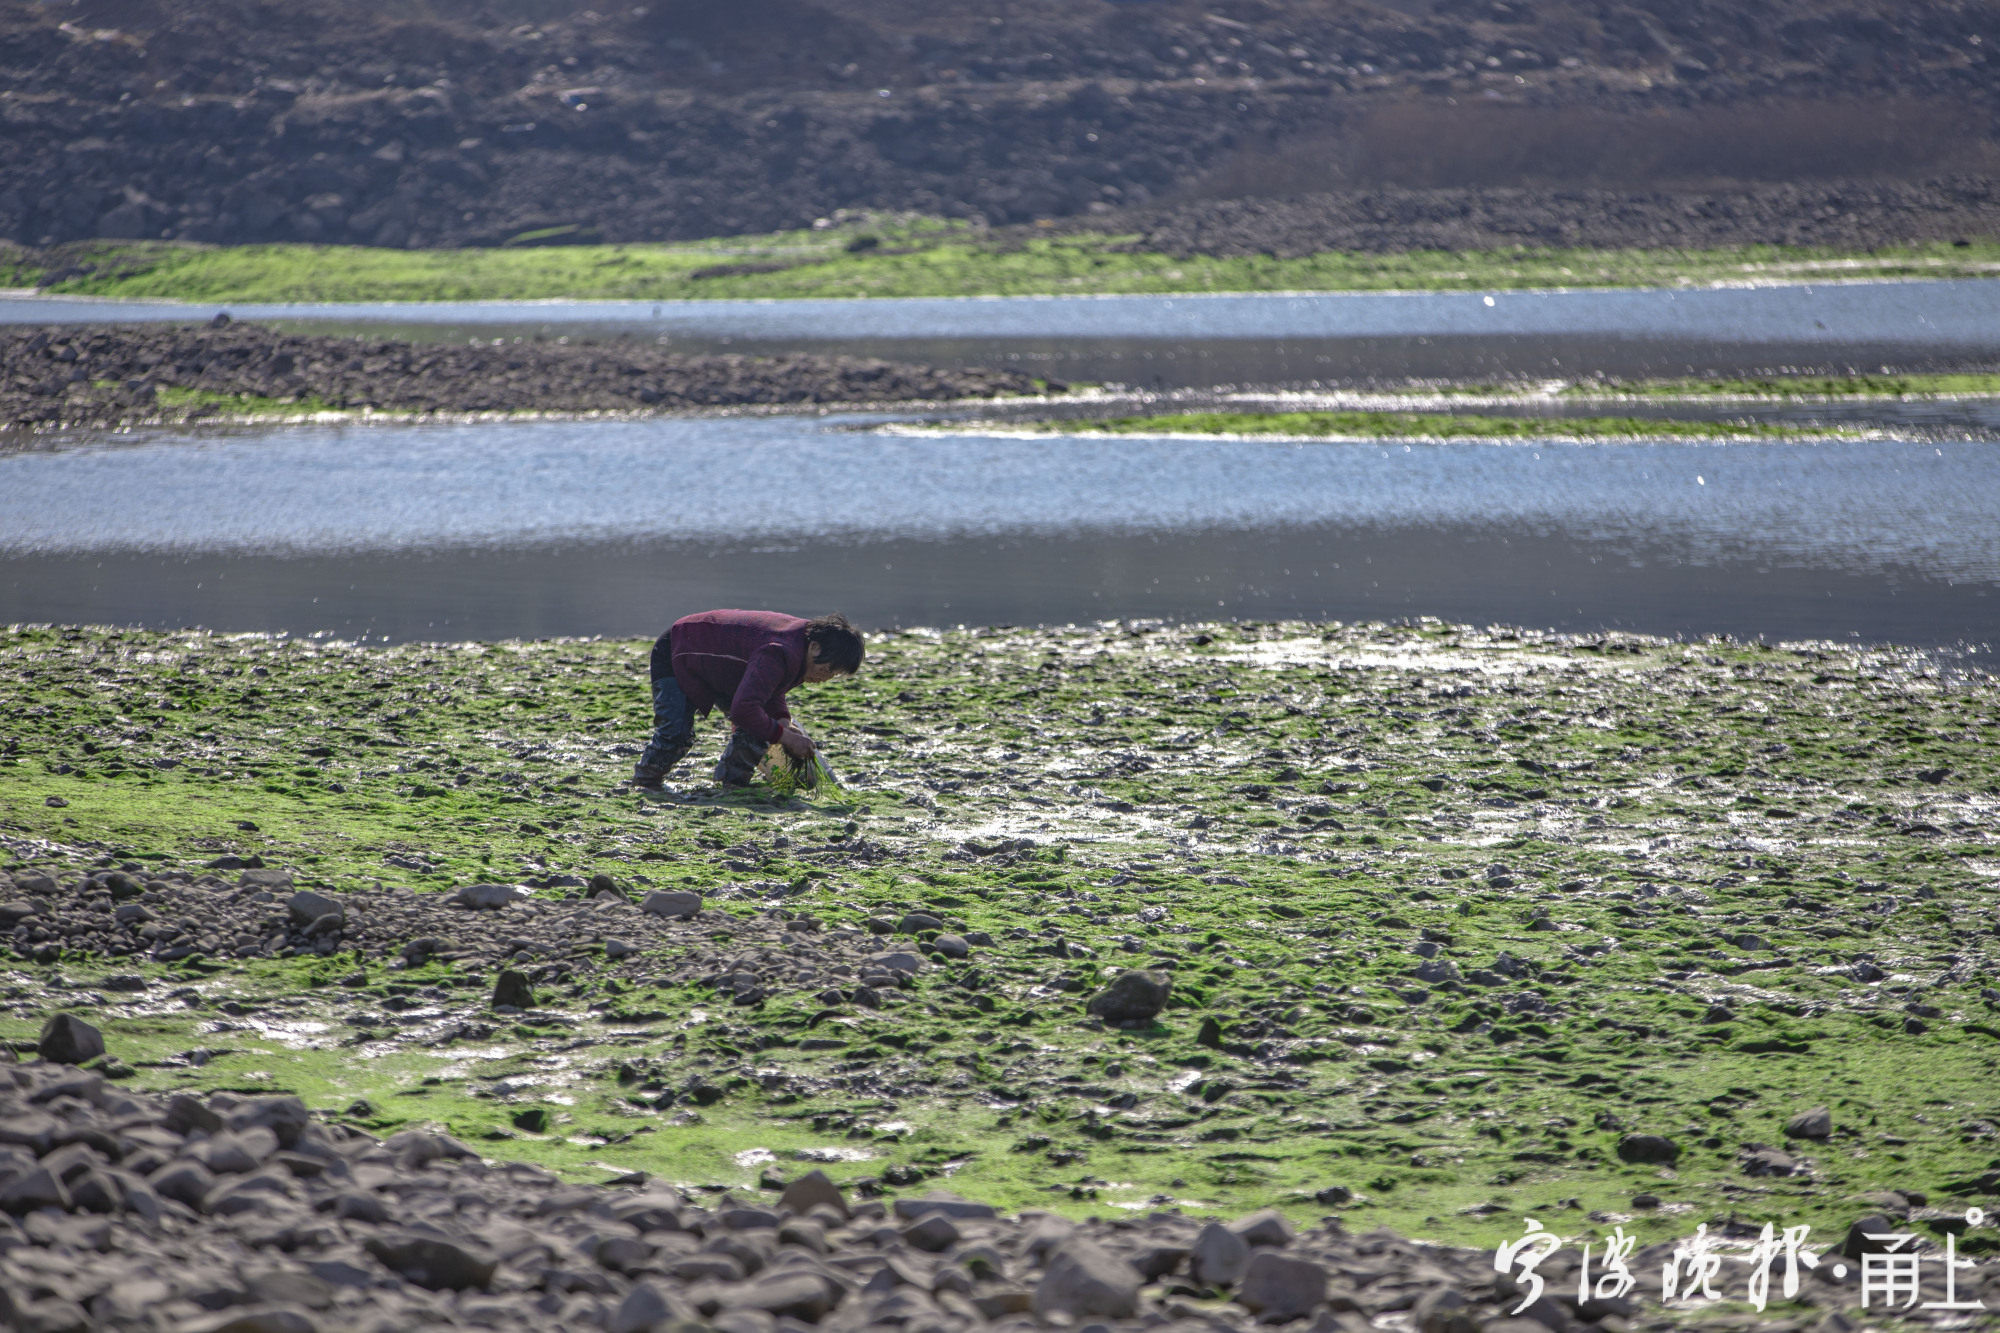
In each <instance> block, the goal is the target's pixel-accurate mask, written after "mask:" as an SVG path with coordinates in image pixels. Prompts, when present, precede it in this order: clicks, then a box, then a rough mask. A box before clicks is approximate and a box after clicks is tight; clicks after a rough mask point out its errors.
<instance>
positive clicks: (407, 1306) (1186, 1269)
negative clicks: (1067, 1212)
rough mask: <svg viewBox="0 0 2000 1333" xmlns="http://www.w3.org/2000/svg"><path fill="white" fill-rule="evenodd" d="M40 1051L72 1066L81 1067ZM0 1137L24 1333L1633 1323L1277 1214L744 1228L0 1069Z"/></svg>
mask: <svg viewBox="0 0 2000 1333" xmlns="http://www.w3.org/2000/svg"><path fill="white" fill-rule="evenodd" d="M50 1028H51V1032H50V1036H49V1038H48V1039H47V1040H45V1042H44V1043H43V1044H44V1046H46V1047H49V1048H50V1049H52V1050H57V1049H58V1048H60V1049H59V1050H58V1053H59V1054H61V1055H75V1054H79V1053H82V1052H83V1051H87V1050H88V1048H89V1043H90V1042H92V1041H94V1040H95V1039H96V1033H95V1031H94V1030H92V1029H89V1028H87V1027H82V1028H78V1027H76V1026H75V1025H71V1024H68V1023H66V1022H64V1021H62V1020H52V1022H51V1025H50ZM78 1042H82V1043H84V1045H83V1046H82V1048H81V1049H79V1048H78V1046H77V1043H78ZM0 1124H4V1125H5V1127H6V1131H5V1140H6V1141H5V1146H4V1147H0V1208H4V1210H5V1212H4V1214H0V1321H4V1323H5V1325H6V1327H8V1328H9V1329H12V1330H15V1331H16V1333H78V1331H80V1330H85V1329H158V1330H173V1331H174V1333H315V1331H316V1330H333V1329H342V1330H352V1331H353V1333H378V1331H379V1333H405V1331H406V1330H410V1329H418V1328H465V1327H474V1328H487V1329H521V1330H530V1329H534V1330H542V1329H549V1328H563V1329H604V1330H608V1331H609V1333H652V1331H653V1330H676V1331H685V1333H693V1331H694V1330H698V1329H715V1330H719V1331H720V1333H779V1330H797V1329H802V1328H807V1327H818V1328H821V1329H827V1330H850V1329H851V1330H861V1329H874V1328H907V1329H912V1330H915V1329H930V1330H939V1331H940V1333H942V1331H944V1330H950V1331H952V1333H959V1331H961V1330H970V1329H975V1328H989V1327H990V1328H994V1329H1014V1330H1021V1331H1022V1333H1028V1331H1029V1330H1038V1329H1045V1328H1049V1327H1056V1328H1063V1327H1068V1326H1071V1325H1074V1324H1082V1325H1086V1326H1088V1327H1091V1328H1101V1329H1107V1330H1108V1329H1113V1328H1120V1329H1127V1328H1129V1329H1150V1328H1159V1327H1163V1326H1170V1325H1172V1326H1185V1327H1187V1328H1190V1329H1194V1328H1201V1329H1215V1330H1223V1329H1234V1328H1247V1327H1250V1326H1251V1325H1252V1324H1253V1322H1261V1323H1266V1324H1279V1323H1290V1324H1293V1325H1294V1326H1295V1327H1300V1328H1307V1327H1309V1328H1311V1329H1313V1330H1317V1331H1318V1333H1362V1331H1363V1330H1367V1329H1370V1328H1372V1327H1374V1325H1373V1324H1372V1323H1371V1322H1370V1321H1369V1318H1368V1316H1369V1315H1370V1314H1380V1315H1390V1314H1396V1313H1401V1314H1403V1316H1404V1317H1405V1318H1406V1319H1408V1320H1410V1322H1411V1323H1412V1325H1413V1326H1414V1327H1416V1328H1419V1329H1421V1330H1423V1333H1458V1331H1459V1330H1463V1331H1464V1333H1473V1330H1491V1331H1492V1333H1516V1331H1517V1330H1518V1333H1551V1330H1560V1329H1566V1328H1569V1327H1571V1326H1572V1324H1573V1323H1574V1322H1575V1320H1576V1317H1577V1316H1578V1315H1583V1316H1587V1317H1596V1318H1601V1317H1603V1316H1604V1315H1610V1314H1618V1313H1629V1312H1631V1311H1633V1310H1635V1309H1636V1308H1637V1303H1636V1302H1634V1301H1630V1300H1619V1301H1596V1300H1593V1301H1589V1302H1587V1303H1585V1305H1583V1306H1582V1307H1581V1308H1578V1307H1576V1306H1575V1302H1574V1301H1572V1302H1570V1307H1569V1308H1565V1306H1564V1305H1563V1304H1562V1303H1561V1302H1560V1301H1558V1300H1556V1299H1551V1298H1548V1297H1544V1298H1543V1299H1542V1300H1541V1301H1539V1302H1537V1303H1536V1304H1535V1305H1534V1306H1533V1307H1531V1308H1532V1311H1533V1314H1534V1316H1535V1319H1534V1320H1532V1321H1530V1322H1527V1323H1517V1322H1514V1321H1509V1320H1505V1319H1502V1318H1501V1317H1500V1314H1501V1309H1502V1306H1503V1305H1511V1304H1518V1303H1519V1301H1518V1299H1517V1298H1516V1288H1515V1287H1514V1286H1513V1284H1512V1283H1511V1282H1509V1281H1507V1280H1505V1279H1500V1280H1498V1281H1496V1275H1495V1273H1494V1272H1493V1269H1492V1265H1491V1263H1490V1262H1489V1261H1488V1257H1487V1256H1486V1255H1484V1254H1482V1253H1480V1252H1478V1251H1473V1250H1454V1249H1445V1248H1441V1247H1434V1246H1426V1245H1417V1244H1412V1243H1410V1242H1408V1241H1403V1240H1400V1239H1398V1238H1396V1237H1394V1236H1391V1235H1388V1234H1385V1233H1375V1234H1371V1235H1367V1236H1362V1237H1355V1236H1351V1235H1348V1234H1346V1233H1345V1232H1344V1231H1342V1230H1341V1229H1340V1228H1339V1227H1338V1226H1337V1225H1335V1226H1331V1227H1327V1228H1324V1229H1320V1230H1314V1231H1310V1232H1307V1233H1305V1234H1304V1235H1300V1234H1299V1233H1298V1232H1296V1231H1295V1230H1294V1228H1293V1227H1292V1225H1291V1224H1290V1223H1288V1222H1287V1221H1286V1220H1285V1219H1284V1218H1283V1217H1282V1216H1280V1215H1278V1214H1276V1213H1261V1214H1256V1215H1253V1216H1250V1217H1246V1218H1242V1219H1240V1220H1238V1221H1236V1222H1233V1223H1228V1224H1224V1223H1220V1222H1206V1223H1204V1222H1200V1221H1197V1220H1194V1219H1190V1218H1186V1217H1182V1216H1179V1215H1176V1214H1155V1215H1152V1216H1148V1217H1140V1218H1129V1219H1118V1220H1114V1221H1093V1222H1086V1223H1084V1224H1081V1225H1078V1224H1076V1223H1072V1222H1070V1221H1067V1220H1065V1219H1063V1218H1060V1217H1057V1216H1054V1215H1052V1214H1047V1213H1024V1214H1020V1215H1016V1216H1011V1217H1009V1216H1002V1215H1000V1214H999V1212H998V1211H997V1210H996V1209H994V1208H991V1207H989V1206H987V1205H984V1204H978V1203H972V1202H969V1201H967V1200H965V1199H962V1198H959V1197H957V1196H955V1195H950V1194H943V1193H939V1194H932V1195H929V1196H925V1197H918V1198H909V1199H898V1200H896V1201H895V1202H894V1204H893V1205H885V1204H884V1203H882V1202H879V1201H865V1202H864V1201H850V1200H849V1199H847V1198H846V1197H845V1196H844V1195H843V1193H842V1191H841V1190H840V1189H839V1188H838V1187H837V1186H835V1185H834V1184H833V1182H832V1181H831V1180H829V1179H828V1178H827V1177H826V1175H825V1174H824V1173H822V1172H819V1171H812V1172H808V1173H806V1174H804V1175H801V1176H799V1177H798V1178H796V1179H793V1180H790V1181H787V1182H784V1183H783V1188H782V1190H781V1191H779V1192H777V1193H776V1195H775V1197H772V1196H770V1195H757V1196H754V1197H751V1198H747V1199H746V1198H736V1197H732V1196H730V1195H727V1194H722V1195H713V1194H711V1195H707V1196H703V1197H699V1198H697V1197H691V1196H690V1195H689V1194H688V1193H684V1192H683V1191H681V1190H679V1189H676V1188H674V1187H672V1186H670V1185H667V1184H665V1183H662V1182H658V1181H652V1180H648V1179H646V1178H645V1177H644V1176H643V1175H635V1176H633V1177H631V1178H629V1179H627V1180H624V1181H621V1182H618V1183H617V1184H616V1185H615V1186H611V1187H593V1186H583V1185H576V1184H573V1183H570V1182H567V1181H564V1180H562V1179H561V1178H559V1177H557V1176H555V1175H553V1174H551V1173H549V1172H547V1171H543V1170H541V1169H538V1168H536V1167H532V1166H525V1165H520V1164H502V1163H497V1162H490V1161H487V1160H484V1159H483V1158H481V1157H480V1155H479V1154H478V1153H476V1152H474V1151H473V1150H472V1149H471V1148H469V1147H467V1146H466V1145H465V1144H463V1143H460V1142H458V1141H457V1140H454V1139H452V1138H450V1137H448V1136H446V1135H443V1134H437V1133H430V1132H425V1131H422V1130H407V1131H404V1132H402V1133H399V1134H395V1135H392V1136H391V1137H389V1138H388V1139H386V1140H383V1139H377V1138H375V1137H373V1136H372V1135H369V1134H367V1133H364V1132H362V1131H359V1130H356V1129H353V1128H350V1127H347V1126H345V1125H343V1124H341V1123H339V1122H338V1121H333V1122H329V1121H326V1120H323V1119H321V1118H319V1117H317V1116H314V1115H313V1114H312V1113H310V1112H309V1111H308V1110H307V1108H306V1106H305V1104H304V1103H303V1102H301V1101H300V1100H299V1099H297V1098H296V1097H286V1096H241V1095H234V1094H229V1093H218V1094H214V1095H212V1096H209V1097H207V1098H200V1097H194V1096H188V1095H185V1094H181V1095H174V1096H169V1097H162V1096H153V1095H147V1094H144V1093H130V1092H126V1091H124V1090H123V1089H121V1088H120V1087H119V1086H118V1085H117V1084H116V1083H115V1082H110V1081H107V1080H106V1078H105V1077H104V1076H103V1075H102V1074H99V1073H96V1072H92V1071H89V1070H84V1069H77V1068H74V1067H71V1066H70V1065H67V1064H65V1063H62V1062H60V1061H59V1060H57V1061H43V1062H39V1063H35V1064H28V1065H22V1066H18V1067H14V1068H0ZM1307 1320H1310V1321H1311V1322H1310V1323H1309V1324H1308V1323H1306V1322H1305V1321H1307Z"/></svg>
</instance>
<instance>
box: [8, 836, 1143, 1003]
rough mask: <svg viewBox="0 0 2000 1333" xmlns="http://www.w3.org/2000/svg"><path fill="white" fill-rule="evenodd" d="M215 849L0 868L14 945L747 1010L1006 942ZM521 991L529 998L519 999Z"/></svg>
mask: <svg viewBox="0 0 2000 1333" xmlns="http://www.w3.org/2000/svg"><path fill="white" fill-rule="evenodd" d="M217 860H218V864H216V865H213V866H211V867H209V869H208V870H207V871H206V872H204V873H201V874H194V873H191V872H189V871H184V870H182V871H173V870H170V871H164V872H153V871H148V870H146V869H145V868H144V867H143V866H141V865H140V864H138V863H137V862H128V863H126V864H125V865H124V866H122V867H106V868H101V869H97V870H94V871H91V872H89V873H85V874H74V875H69V876H65V877H59V876H57V875H54V874H50V873H47V872H43V871H21V872H17V873H15V874H11V875H10V874H5V873H0V943H4V944H6V945H7V946H9V947H11V949H12V951H13V952H14V953H15V954H16V955H17V956H20V957H23V958H31V959H35V960H37V961H41V962H54V961H56V960H57V959H59V958H61V957H62V956H63V955H64V953H65V952H80V953H88V954H91V955H94V956H99V957H104V958H110V959H116V958H129V959H132V960H134V961H135V962H150V963H178V962H182V961H185V960H189V959H204V958H238V959H250V958H296V957H314V956H318V957H331V956H334V955H343V956H353V957H356V958H357V959H370V960H381V961H386V962H388V963H389V964H390V965H391V966H402V967H421V966H423V965H424V964H427V963H430V962H436V961H443V962H452V963H457V964H464V965H470V966H472V967H480V966H500V967H503V968H506V969H508V970H507V971H504V972H503V973H502V974H501V975H502V978H503V980H502V981H501V982H500V983H498V984H497V985H496V1003H502V1004H506V1005H507V1007H510V1008H528V1007H531V1005H532V1003H533V1000H532V998H531V997H532V991H531V990H530V991H527V992H523V991H521V990H519V989H517V987H518V986H519V985H521V984H526V985H529V986H533V985H537V984H546V983H555V982H561V981H563V980H566V979H567V978H568V977H569V975H570V974H571V973H572V971H573V970H574V969H575V968H577V967H579V966H583V965H592V966H595V965H599V964H604V965H610V966H614V967H617V968H622V970H623V971H624V972H626V973H627V974H628V975H630V976H631V977H633V978H634V979H639V978H643V979H644V980H647V981H652V982H657V983H661V984H674V983H683V982H698V983H701V984H705V985H708V986H710V987H713V988H714V989H715V990H716V991H718V992H719V993H720V994H721V995H723V996H724V997H726V998H728V999H730V1000H732V1001H734V1002H735V1003H737V1004H741V1005H752V1004H756V1003H758V1002H759V1001H761V1000H764V999H766V998H768V997H770V996H773V995H778V994H799V995H816V996H818V997H819V998H820V999H821V1000H822V1001H824V1002H826V1003H833V1004H844V1003H852V1004H858V1005H860V1006H862V1007H864V1008H871V1009H880V1008H887V1007H893V1006H894V1005H896V1004H899V1003H901V1002H902V996H901V994H900V992H901V991H903V990H905V989H908V987H909V986H910V984H911V983H912V981H913V980H914V978H915V977H916V976H917V975H918V974H919V973H920V972H922V971H923V969H924V968H926V967H928V966H931V965H932V964H934V963H941V962H945V961H947V960H956V959H964V958H968V957H970V956H972V954H973V953H974V952H975V951H976V950H978V949H982V948H989V947H991V946H992V944H993V941H992V939H991V938H990V937H988V936H986V935H984V934H982V933H980V932H978V931H969V932H966V933H965V934H957V933H954V932H952V931H949V930H945V929H943V926H944V924H945V923H944V922H943V921H942V920H940V919H939V918H936V917H932V916H929V915H928V914H925V913H910V914H908V915H907V916H905V917H904V918H901V919H898V920H895V921H891V920H888V919H878V920H871V921H870V922H869V923H868V925H869V928H868V929H867V930H857V929H853V928H851V927H850V928H843V929H831V930H830V929H827V928H825V927H824V926H823V924H822V923H821V922H820V921H819V920H818V919H817V918H816V917H813V916H811V915H810V914H807V913H803V912H797V913H793V912H786V911H784V910H783V909H775V910H770V911H767V912H765V913H763V914H760V915H757V916H750V917H740V916H736V915H734V914H731V913H728V912H721V911H716V910H713V909H705V908H704V900H703V898H702V895H700V894H698V893H694V892H690V891H687V890H679V889H662V890H654V891H651V892H648V893H645V894H643V896H640V897H638V898H637V900H636V901H635V900H634V897H633V896H632V895H631V894H630V893H629V892H628V891H627V890H626V889H625V888H623V887H621V886H620V885H619V884H618V883H617V882H616V881H615V880H613V879H612V878H611V877H610V876H608V875H597V876H593V877H592V879H591V880H589V881H588V882H587V883H585V884H583V885H581V886H580V889H579V891H578V892H577V893H576V895H575V896H572V897H569V898H564V899H549V898H540V897H535V896H532V895H531V894H530V893H529V892H528V890H527V888H526V887H525V886H522V885H517V884H468V885H465V886H463V887H461V888H459V889H457V890H456V891H454V892H451V893H415V892H411V891H409V890H407V889H400V888H392V887H382V886H380V885H377V886H375V887H374V888H372V889H363V890H358V891H354V892H339V893H336V892H333V891H330V890H329V891H325V892H322V891H320V890H317V889H304V888H297V887H295V885H294V881H293V877H292V874H291V872H289V871H286V870H278V869H271V868H266V867H262V866H255V867H248V868H244V867H242V866H241V864H240V859H239V858H236V857H222V858H218V859H217ZM884 937H898V938H888V939H886V940H885V938H884ZM1130 975H1132V976H1135V977H1136V976H1139V975H1141V974H1130ZM1144 975H1150V974H1144ZM507 977H519V978H520V981H519V982H515V981H507V980H504V978H507ZM135 980H136V979H135ZM1135 985H1136V986H1138V993H1141V994H1142V998H1140V999H1138V1000H1137V1001H1136V1002H1135V1001H1133V1000H1130V999H1121V1000H1119V1001H1117V1002H1111V1001H1107V1002H1106V1003H1107V1004H1108V1005H1109V1006H1110V1007H1109V1009H1108V1010H1107V1011H1106V1013H1105V1016H1106V1017H1107V1018H1108V1019H1109V1021H1114V1022H1119V1021H1137V1020H1140V1019H1146V1018H1151V1017H1152V1016H1153V1015H1154V1014H1156V1013H1158V1012H1159V1010H1160V1009H1161V1008H1162V1007H1164V1005H1165V1003H1166V995H1167V987H1166V983H1165V982H1164V981H1159V982H1138V981H1132V980H1128V981H1125V982H1124V986H1123V987H1122V988H1120V989H1118V994H1119V995H1120V996H1125V995H1127V993H1128V992H1132V990H1133V987H1134V986H1135ZM502 988H504V989H505V991H506V994H505V995H501V994H500V991H501V989H502ZM1107 993H1108V992H1107ZM524 994H525V995H527V996H529V997H530V998H529V999H528V1001H527V1003H518V1002H516V1001H519V1000H520V999H521V998H522V997H523V995H524ZM1143 996H1151V997H1153V998H1152V999H1151V1001H1150V1002H1149V1001H1148V1000H1147V999H1145V998H1143Z"/></svg>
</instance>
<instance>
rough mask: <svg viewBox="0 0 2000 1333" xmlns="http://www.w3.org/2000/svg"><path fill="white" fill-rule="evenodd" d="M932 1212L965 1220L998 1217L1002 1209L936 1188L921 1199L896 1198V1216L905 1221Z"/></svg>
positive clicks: (914, 1219) (912, 1220) (926, 1215)
mask: <svg viewBox="0 0 2000 1333" xmlns="http://www.w3.org/2000/svg"><path fill="white" fill-rule="evenodd" d="M932 1213H941V1214H943V1215H944V1216H946V1217H951V1218H957V1219H959V1220H960V1221H963V1220H964V1219H966V1218H974V1219H981V1220H983V1219H986V1218H993V1217H998V1216H999V1215H1000V1210H999V1209H997V1208H995V1207H994V1206H993V1205H992V1204H990V1203H974V1202H973V1201H972V1200H970V1199H961V1198H960V1197H959V1196H958V1195H956V1194H948V1193H946V1192H945V1191H943V1190H935V1191H933V1192H931V1193H929V1194H926V1195H924V1196H923V1197H922V1198H920V1199H898V1200H896V1216H897V1217H899V1218H901V1219H903V1220H904V1221H905V1222H914V1221H916V1220H917V1219H918V1218H920V1217H928V1216H929V1215H930V1214H932Z"/></svg>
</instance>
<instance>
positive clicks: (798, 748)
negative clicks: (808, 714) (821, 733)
mask: <svg viewBox="0 0 2000 1333" xmlns="http://www.w3.org/2000/svg"><path fill="white" fill-rule="evenodd" d="M778 744H780V745H782V746H784V747H785V753H786V754H788V755H790V756H791V757H792V758H794V759H796V760H798V761H799V762H800V763H802V764H803V763H804V762H806V760H808V759H810V758H812V757H813V748H814V747H813V743H812V737H810V736H808V735H806V734H805V733H804V732H803V731H800V730H799V724H798V723H796V722H787V723H786V724H785V732H784V734H783V735H782V736H780V737H778Z"/></svg>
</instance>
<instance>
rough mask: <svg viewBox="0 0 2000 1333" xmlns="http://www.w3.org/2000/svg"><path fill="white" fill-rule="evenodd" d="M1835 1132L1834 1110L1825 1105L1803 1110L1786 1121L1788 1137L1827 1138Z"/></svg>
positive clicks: (1786, 1134)
mask: <svg viewBox="0 0 2000 1333" xmlns="http://www.w3.org/2000/svg"><path fill="white" fill-rule="evenodd" d="M1832 1134H1833V1112H1832V1111H1830V1110H1828V1109H1827V1108H1826V1107H1824V1106H1815V1107H1813V1108H1812V1110H1810V1111H1801V1112H1799V1113H1798V1114H1797V1115H1795V1116H1793V1117H1792V1118H1791V1119H1790V1120H1787V1121H1786V1122H1785V1137H1786V1138H1788V1139H1822V1140H1823V1139H1826V1138H1829V1137H1831V1136H1832Z"/></svg>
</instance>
